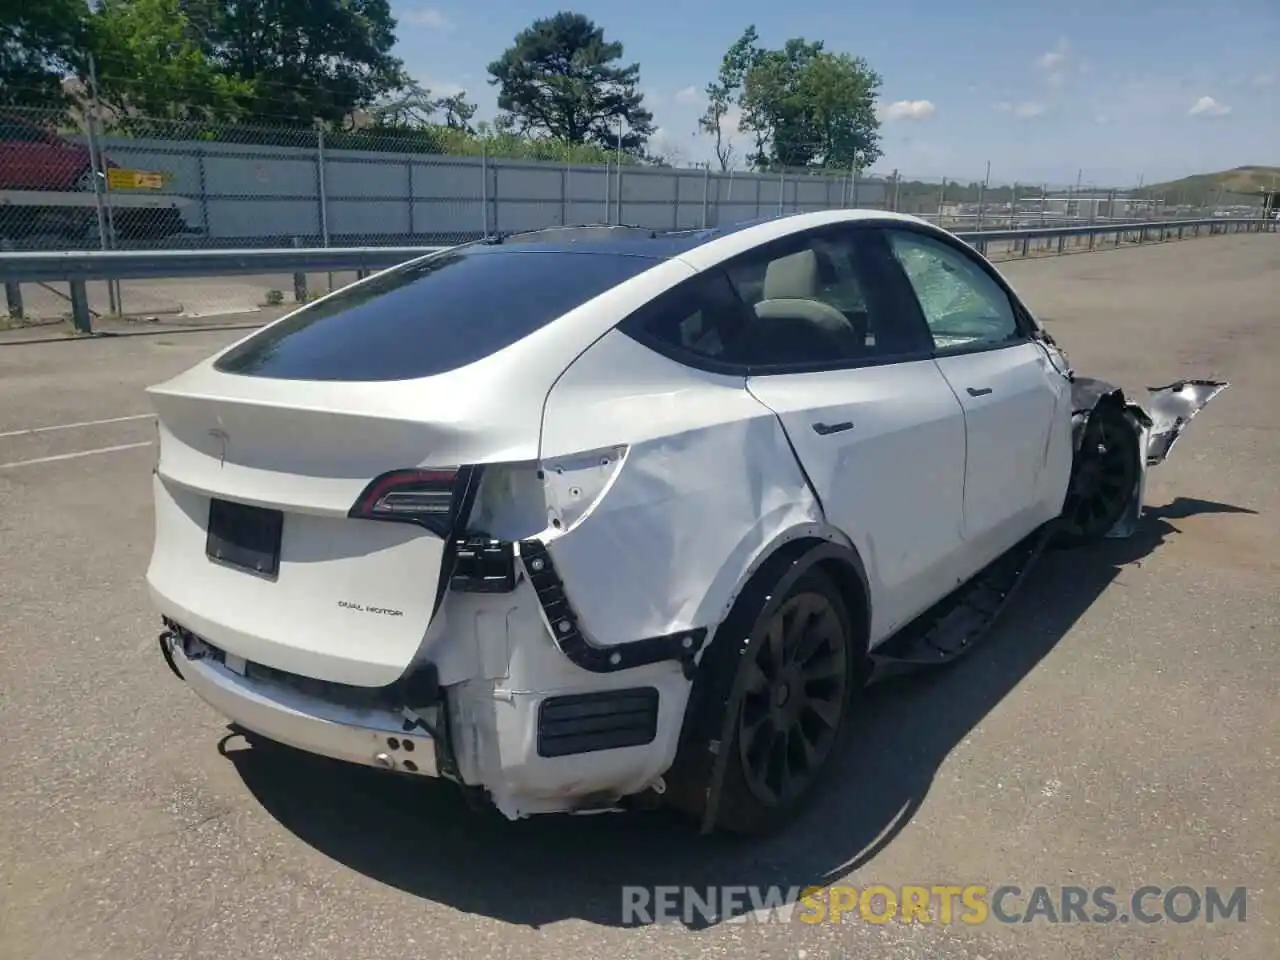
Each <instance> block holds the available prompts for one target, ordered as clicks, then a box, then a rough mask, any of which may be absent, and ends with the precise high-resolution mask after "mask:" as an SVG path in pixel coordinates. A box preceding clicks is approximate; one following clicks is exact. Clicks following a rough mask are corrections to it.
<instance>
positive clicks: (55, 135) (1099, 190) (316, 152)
mask: <svg viewBox="0 0 1280 960" xmlns="http://www.w3.org/2000/svg"><path fill="white" fill-rule="evenodd" d="M441 137H442V133H441V131H440V128H424V129H422V130H421V131H403V132H385V131H379V130H376V129H364V130H359V129H357V130H353V131H339V132H330V131H323V130H319V129H306V128H298V127H289V126H285V125H280V126H266V125H259V126H253V125H237V124H225V123H224V124H218V123H207V122H201V121H173V120H161V119H154V118H148V117H139V116H127V117H125V116H118V115H115V114H113V113H112V112H111V111H110V110H107V109H103V108H100V107H96V106H95V105H94V104H93V103H92V102H89V103H87V105H85V106H82V107H80V108H77V109H73V110H71V111H65V110H40V109H31V108H16V107H2V108H0V248H3V249H8V250H84V249H94V250H96V249H102V250H112V249H135V250H136V249H172V248H194V249H202V248H254V247H258V248H268V247H286V246H299V247H346V246H387V245H398V246H411V245H437V244H439V245H447V244H453V243H460V242H465V241H467V240H472V239H477V238H479V237H482V236H489V235H492V234H495V233H510V232H518V231H523V230H534V229H538V228H541V227H548V226H563V225H570V224H583V223H625V224H631V225H635V226H642V227H648V228H651V229H655V230H678V229H689V228H698V227H710V226H716V225H721V224H728V223H735V222H741V221H745V220H752V219H757V218H761V217H768V216H772V215H777V214H784V213H796V212H808V211H817V210H828V209H838V208H846V207H857V208H864V209H885V210H897V211H901V212H905V213H910V214H914V215H917V216H920V217H924V218H926V219H929V220H932V221H934V222H936V223H939V224H940V225H942V226H944V227H946V228H948V229H951V230H988V229H1009V228H1011V227H1038V226H1056V225H1068V224H1096V223H1103V222H1106V221H1115V220H1122V221H1152V220H1160V219H1174V218H1182V219H1186V218H1193V217H1213V216H1223V217H1227V216H1248V215H1256V214H1257V213H1258V212H1259V210H1260V201H1259V198H1258V197H1256V196H1248V195H1230V194H1227V193H1225V192H1223V191H1218V192H1217V194H1216V195H1214V196H1212V197H1208V198H1206V197H1204V196H1200V197H1190V196H1178V195H1172V196H1163V195H1154V196H1153V195H1152V194H1151V192H1150V191H1145V192H1138V191H1135V190H1118V189H1115V188H1111V187H1104V186H1095V185H1084V184H1081V183H1080V182H1077V183H1075V184H1044V183H1041V184H1025V183H1012V184H1009V183H1004V184H998V183H993V182H992V181H991V178H990V175H989V174H987V175H985V176H984V177H982V178H973V177H970V178H957V179H950V178H920V177H912V176H910V175H906V174H903V173H900V172H899V171H896V170H894V171H890V172H885V173H876V172H871V173H866V172H859V171H857V170H844V171H838V170H836V171H831V170H812V169H804V170H776V171H768V172H761V171H734V170H730V171H723V172H722V171H716V170H712V169H711V168H710V166H709V165H705V164H704V165H701V166H684V167H673V166H652V165H641V164H638V163H636V162H635V161H634V160H633V159H631V158H629V157H626V156H623V155H619V154H617V153H614V154H612V155H610V154H609V153H608V152H607V151H599V150H597V151H595V153H596V154H597V155H599V154H603V156H604V157H605V158H606V161H605V162H603V163H584V162H563V161H559V160H553V159H542V158H543V157H547V156H554V155H555V150H553V149H552V148H553V147H555V146H556V145H552V144H547V143H545V142H541V141H515V138H513V137H511V136H510V135H505V136H502V137H495V138H494V139H492V140H486V139H484V138H479V137H459V138H457V142H450V143H448V144H444V143H442V141H441ZM491 145H492V146H491ZM513 147H519V148H520V149H519V150H515V151H513ZM445 149H449V150H450V151H452V152H448V153H446V152H442V151H443V150H445ZM512 152H517V153H520V154H522V155H523V156H521V157H520V158H513V157H512V156H511V155H510V154H511V153H512ZM499 153H501V154H502V155H497V154H499ZM570 155H572V151H571V152H570ZM610 156H611V159H610ZM575 159H581V156H580V153H579V156H578V157H577V158H575ZM1088 242H1090V243H1092V241H1088ZM1055 243H1056V241H1047V242H1046V241H1038V242H1036V243H1034V244H1024V245H1023V246H1024V247H1025V249H1022V250H1020V251H1019V252H1020V254H1021V255H1023V256H1026V255H1033V254H1035V253H1036V252H1038V250H1039V249H1040V245H1041V244H1043V249H1044V252H1052V251H1053V249H1054V244H1055ZM350 279H352V278H349V277H335V276H327V275H326V276H325V277H324V278H321V279H320V280H319V282H317V281H316V280H312V281H311V282H310V284H309V285H308V283H307V282H306V281H305V280H303V281H299V280H298V278H292V277H278V278H277V277H264V278H260V279H258V280H256V281H250V280H243V281H241V280H236V279H223V280H221V281H219V282H218V283H216V284H209V285H207V289H205V288H203V287H199V286H198V285H193V284H191V283H188V282H182V283H181V284H176V283H175V285H174V289H175V290H176V291H177V292H170V291H169V290H168V289H167V288H166V285H165V284H164V283H163V282H155V283H147V284H133V285H131V287H130V289H129V290H128V291H122V290H121V289H120V287H119V285H118V284H100V285H93V286H92V288H91V290H90V300H91V308H92V310H93V312H94V313H96V314H98V315H99V316H107V315H150V316H155V315H164V314H180V315H185V316H201V315H209V314H227V313H237V312H253V311H257V310H259V309H262V308H263V307H269V306H273V305H279V304H281V303H283V301H285V300H286V299H293V300H298V299H305V298H306V297H308V296H312V295H314V293H315V292H317V291H323V290H326V289H333V288H334V287H335V286H340V285H342V284H343V283H346V282H349V281H350ZM99 287H100V289H99ZM290 287H292V288H293V295H292V297H291V298H290V297H286V296H285V294H284V292H283V291H286V290H289V289H290ZM308 291H310V292H308ZM31 293H32V296H29V297H28V301H29V302H28V305H27V307H26V308H24V312H25V313H26V314H28V315H29V314H31V313H33V312H34V314H35V315H37V316H42V315H49V316H52V315H60V314H65V313H66V308H67V300H68V298H67V296H66V295H65V294H63V293H61V292H60V291H58V290H55V289H53V288H52V287H47V286H46V287H43V288H41V289H37V290H34V291H32V292H31ZM12 312H13V310H12V307H11V308H10V313H12Z"/></svg>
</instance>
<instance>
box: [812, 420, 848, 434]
mask: <svg viewBox="0 0 1280 960" xmlns="http://www.w3.org/2000/svg"><path fill="white" fill-rule="evenodd" d="M852 429H853V424H852V423H851V422H850V421H848V420H846V421H845V422H844V423H815V424H814V425H813V432H814V433H816V434H817V435H818V436H820V437H826V436H829V435H830V434H833V433H843V432H844V431H845V430H852Z"/></svg>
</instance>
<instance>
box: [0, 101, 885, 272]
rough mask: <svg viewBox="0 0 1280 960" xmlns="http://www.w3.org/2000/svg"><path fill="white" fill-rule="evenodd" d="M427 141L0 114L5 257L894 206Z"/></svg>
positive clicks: (401, 239)
mask: <svg viewBox="0 0 1280 960" xmlns="http://www.w3.org/2000/svg"><path fill="white" fill-rule="evenodd" d="M432 139H433V132H432V131H430V130H426V131H423V133H422V135H421V136H416V135H414V134H413V133H402V134H388V133H381V132H370V131H350V132H348V131H343V132H337V133H334V132H326V131H321V130H309V129H297V128H292V129H290V128H270V127H255V126H238V125H214V124H205V123H197V122H187V121H181V122H176V121H166V120H154V119H150V118H146V117H129V118H123V119H121V118H114V117H111V116H109V115H108V116H105V117H102V116H99V117H95V116H93V115H92V113H84V114H82V115H80V116H78V117H75V118H73V119H72V120H71V121H70V122H68V121H67V120H66V119H65V117H64V116H62V115H59V114H56V113H54V112H52V111H39V110H30V109H25V110H24V109H16V108H13V109H4V110H3V111H2V112H0V157H3V158H5V159H3V160H0V241H3V242H4V243H5V244H6V246H7V247H9V248H11V249H30V250H60V249H86V248H88V249H140V248H141V249H146V248H174V247H194V248H217V247H279V246H289V245H298V246H322V247H324V246H366V245H412V244H427V245H431V244H450V243H459V242H463V241H466V240H470V239H475V238H478V237H481V236H487V235H491V234H493V233H498V232H502V233H507V232H518V231H522V230H533V229H538V228H540V227H547V226H563V225H567V224H579V223H627V224H632V225H637V226H643V227H650V228H653V229H655V230H672V229H684V228H693V227H703V226H715V225H717V224H722V223H732V222H736V221H741V220H750V219H754V218H758V217H764V216H769V215H771V214H778V213H791V212H804V211H812V210H825V209H834V208H839V207H846V206H863V207H875V208H884V207H887V206H888V205H889V201H888V190H887V184H886V183H885V181H884V180H883V179H882V178H866V177H859V176H858V175H857V173H856V172H854V171H847V172H841V173H835V174H826V173H814V172H811V171H788V170H784V171H779V172H776V173H757V172H741V171H728V172H724V173H720V172H713V171H712V170H710V169H709V167H706V166H704V167H700V168H672V167H654V166H642V165H638V164H636V163H635V162H634V161H632V160H630V158H621V159H622V162H606V163H605V164H603V165H601V164H583V163H557V162H552V161H545V160H528V159H511V158H509V157H499V156H491V155H490V154H489V152H488V150H487V148H486V143H485V141H483V140H476V141H475V143H476V145H477V147H478V151H479V155H477V156H469V155H461V156H460V155H446V154H441V153H437V152H432V148H433V147H435V146H436V145H435V144H434V143H433V142H431V141H432Z"/></svg>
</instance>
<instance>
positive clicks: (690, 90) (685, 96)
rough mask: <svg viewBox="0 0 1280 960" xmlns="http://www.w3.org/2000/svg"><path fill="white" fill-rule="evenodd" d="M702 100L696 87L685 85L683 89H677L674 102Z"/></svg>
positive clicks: (686, 102) (697, 101)
mask: <svg viewBox="0 0 1280 960" xmlns="http://www.w3.org/2000/svg"><path fill="white" fill-rule="evenodd" d="M701 100H702V94H701V92H699V90H698V88H697V87H685V88H684V89H683V90H677V91H676V96H675V101H676V103H685V104H689V103H699V102H701Z"/></svg>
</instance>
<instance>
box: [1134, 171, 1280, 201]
mask: <svg viewBox="0 0 1280 960" xmlns="http://www.w3.org/2000/svg"><path fill="white" fill-rule="evenodd" d="M1261 190H1280V167H1236V168H1235V169H1234V170H1222V171H1219V172H1218V173H1197V174H1195V175H1194V176H1191V177H1183V178H1182V179H1181V180H1170V181H1169V182H1168V183H1149V184H1147V185H1145V186H1144V187H1143V188H1142V189H1141V190H1140V191H1138V193H1139V194H1140V195H1142V196H1144V197H1161V196H1163V198H1164V199H1165V200H1166V202H1170V201H1171V202H1174V203H1190V204H1195V205H1197V206H1200V205H1206V204H1212V203H1229V202H1231V201H1237V202H1238V201H1239V200H1240V199H1241V198H1243V197H1248V198H1249V199H1251V200H1256V199H1257V196H1258V193H1259V191H1261Z"/></svg>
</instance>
